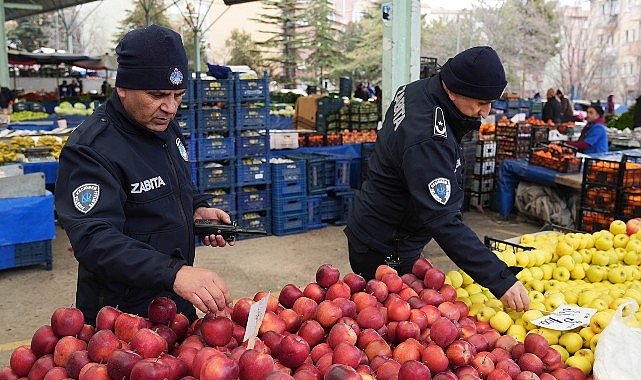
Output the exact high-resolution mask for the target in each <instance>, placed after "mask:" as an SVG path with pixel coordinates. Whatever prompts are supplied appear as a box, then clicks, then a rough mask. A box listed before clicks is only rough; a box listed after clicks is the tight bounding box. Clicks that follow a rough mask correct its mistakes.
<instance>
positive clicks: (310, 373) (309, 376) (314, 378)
mask: <svg viewBox="0 0 641 380" xmlns="http://www.w3.org/2000/svg"><path fill="white" fill-rule="evenodd" d="M293 377H294V380H323V374H322V373H321V371H320V370H319V369H318V368H316V367H314V366H313V365H308V364H303V365H301V366H300V367H298V368H297V369H296V372H294V375H293Z"/></svg>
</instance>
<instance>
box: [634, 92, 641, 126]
mask: <svg viewBox="0 0 641 380" xmlns="http://www.w3.org/2000/svg"><path fill="white" fill-rule="evenodd" d="M632 125H633V126H634V127H635V128H637V127H641V95H639V96H638V97H637V100H636V103H635V106H634V115H633V116H632Z"/></svg>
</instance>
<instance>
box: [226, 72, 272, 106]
mask: <svg viewBox="0 0 641 380" xmlns="http://www.w3.org/2000/svg"><path fill="white" fill-rule="evenodd" d="M234 86H235V93H236V94H235V96H236V101H238V102H245V101H249V100H263V101H264V100H267V99H268V98H269V76H268V75H267V72H265V73H264V74H263V77H262V78H252V79H241V78H240V77H239V76H238V75H237V74H236V75H235V76H234Z"/></svg>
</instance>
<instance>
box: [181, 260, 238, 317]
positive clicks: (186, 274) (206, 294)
mask: <svg viewBox="0 0 641 380" xmlns="http://www.w3.org/2000/svg"><path fill="white" fill-rule="evenodd" d="M174 291H175V292H176V294H178V295H179V296H181V297H182V298H184V299H185V300H187V301H189V302H191V303H192V304H193V305H194V306H195V307H196V308H198V309H199V310H200V311H202V312H203V313H207V312H213V311H218V310H223V308H224V307H225V306H231V305H232V298H231V292H230V291H229V288H228V287H227V284H226V283H225V281H224V280H223V279H222V278H221V277H220V276H218V274H217V273H216V272H213V271H211V270H209V269H204V268H194V267H192V266H188V265H184V266H183V267H182V268H180V270H179V271H178V273H176V279H175V280H174Z"/></svg>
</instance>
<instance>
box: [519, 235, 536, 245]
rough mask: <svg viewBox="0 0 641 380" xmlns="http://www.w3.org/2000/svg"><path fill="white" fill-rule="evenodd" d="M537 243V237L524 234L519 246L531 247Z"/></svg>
mask: <svg viewBox="0 0 641 380" xmlns="http://www.w3.org/2000/svg"><path fill="white" fill-rule="evenodd" d="M535 241H536V237H534V235H532V234H523V235H521V238H520V239H519V244H521V245H531V244H533V243H534V242H535Z"/></svg>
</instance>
